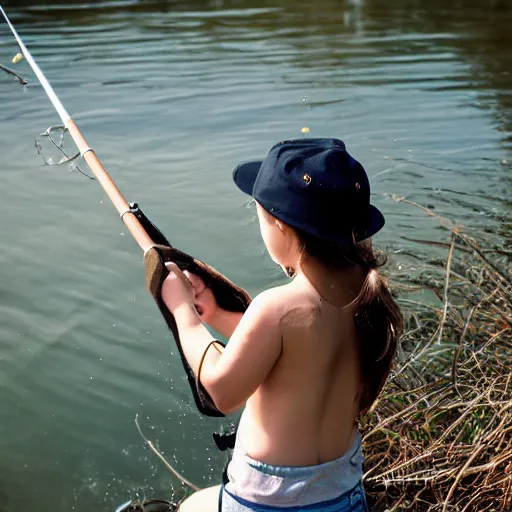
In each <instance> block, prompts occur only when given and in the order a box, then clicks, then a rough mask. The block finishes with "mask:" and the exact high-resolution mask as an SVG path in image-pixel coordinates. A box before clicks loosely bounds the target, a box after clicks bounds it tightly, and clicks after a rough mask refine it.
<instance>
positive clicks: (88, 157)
mask: <svg viewBox="0 0 512 512" xmlns="http://www.w3.org/2000/svg"><path fill="white" fill-rule="evenodd" d="M0 12H1V13H2V15H3V17H4V18H5V21H6V22H7V25H8V26H9V28H10V29H11V32H12V33H13V35H14V37H15V38H16V41H17V43H18V45H19V47H20V48H21V51H22V53H23V55H24V57H25V59H26V60H27V62H28V63H29V65H30V67H31V68H32V70H33V71H34V73H35V75H36V77H37V78H38V80H39V82H40V83H41V85H42V86H43V89H44V91H45V92H46V94H47V96H48V98H49V100H50V101H51V102H52V105H53V106H54V107H55V110H56V111H57V113H58V115H59V117H60V119H61V121H62V124H63V126H64V127H65V128H66V130H68V131H69V134H70V135H71V137H72V138H73V140H74V142H75V144H76V145H77V147H78V150H79V151H80V156H81V157H82V159H83V160H84V161H85V162H86V164H87V165H88V166H89V168H90V169H91V171H92V173H93V174H94V176H96V178H97V180H98V182H99V183H100V185H101V186H102V187H103V189H104V190H105V192H106V194H107V196H108V197H109V199H110V200H111V201H112V203H113V204H114V207H115V208H116V209H117V211H118V212H119V215H120V216H121V219H122V220H123V222H124V223H125V225H126V227H127V229H128V230H129V231H130V233H131V235H132V236H133V238H134V239H135V241H136V242H137V244H139V246H140V248H141V249H142V250H143V251H144V252H146V251H148V250H149V249H150V248H151V247H152V246H153V245H155V243H154V242H153V240H152V239H151V238H150V237H149V235H148V233H147V232H146V230H145V229H144V228H143V226H142V224H141V222H140V221H139V219H137V217H136V216H135V214H134V213H133V212H132V208H131V207H130V205H129V204H128V202H127V201H126V199H125V198H124V197H123V196H122V194H121V192H120V191H119V189H118V188H117V186H116V184H115V183H114V181H113V180H112V178H111V177H110V176H109V175H108V173H107V171H106V170H105V168H104V167H103V164H102V163H101V162H100V159H99V158H98V157H97V156H96V153H95V152H94V150H93V149H92V148H91V147H90V146H89V144H87V141H86V140H85V138H84V136H83V135H82V132H81V131H80V129H79V128H78V126H77V125H76V123H75V121H73V119H72V118H71V116H70V115H69V114H68V112H67V110H66V109H65V108H64V105H63V104H62V103H61V101H60V100H59V98H58V97H57V94H55V91H54V90H53V87H52V86H51V85H50V82H48V80H47V79H46V77H45V76H44V74H43V72H42V71H41V69H40V68H39V66H38V65H37V62H36V61H35V60H34V58H33V57H32V55H31V53H30V52H29V50H28V49H27V47H26V46H25V43H24V42H23V41H22V39H21V37H20V36H19V34H18V32H17V31H16V29H15V28H14V26H13V24H12V23H11V21H10V19H9V18H8V17H7V14H6V12H5V11H4V9H3V7H2V6H1V5H0Z"/></svg>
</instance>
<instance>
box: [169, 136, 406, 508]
mask: <svg viewBox="0 0 512 512" xmlns="http://www.w3.org/2000/svg"><path fill="white" fill-rule="evenodd" d="M234 181H235V183H236V185H237V186H238V187H239V188H240V189H241V190H242V191H243V192H245V193H247V194H250V195H251V196H252V197H253V198H254V199H255V201H256V207H257V212H258V218H259V222H260V228H261V235H262V237H263V241H264V243H265V245H266V247H267V250H268V252H269V254H270V256H271V257H272V259H273V260H274V261H275V262H276V263H277V264H278V265H280V266H281V267H282V268H283V270H284V271H285V272H286V274H287V275H288V276H290V277H293V280H292V281H291V282H290V283H288V284H285V285H284V286H280V287H277V288H273V289H270V290H267V291H265V292H263V293H261V294H260V295H258V296H257V297H256V298H255V299H254V300H253V302H252V303H251V305H250V306H249V308H248V310H247V311H246V313H245V314H243V316H242V315H241V314H236V313H229V312H227V311H225V310H222V309H220V308H219V307H218V306H217V304H216V302H215V298H214V296H213V294H212V293H211V291H210V290H209V289H208V288H205V286H204V283H203V282H202V281H201V280H200V279H199V278H198V277H197V276H194V275H190V274H187V275H185V274H184V273H182V272H181V271H180V270H179V269H178V267H177V266H176V265H174V264H169V265H168V268H169V270H170V274H169V276H168V278H167V279H166V281H165V282H164V285H163V288H162V297H163V300H164V302H165V304H166V305H167V307H168V308H169V310H170V311H171V312H172V313H173V315H174V317H175V319H176V322H177V324H178V328H179V333H180V337H181V342H182V346H183V349H184V351H185V355H186V357H187V360H188V362H189V364H190V366H191V368H192V370H193V371H194V373H195V374H196V375H197V374H199V375H200V380H201V383H202V384H203V386H204V387H205V389H206V390H207V392H208V393H209V395H210V396H211V398H212V399H213V401H214V402H215V405H216V406H217V407H218V408H219V409H220V410H221V411H222V412H224V413H231V412H233V411H236V410H237V409H239V408H241V407H243V406H245V410H244V412H243V414H242V417H241V420H240V424H239V428H238V433H237V440H236V446H235V449H234V451H233V457H232V460H231V462H230V464H229V466H228V472H227V475H228V478H229V482H228V483H227V484H226V485H225V486H222V488H220V487H213V488H210V489H206V490H204V491H200V492H198V493H196V494H194V495H192V496H191V497H190V498H188V499H187V500H186V501H185V502H184V503H183V504H182V505H181V507H180V511H181V512H208V511H214V510H219V509H220V510H221V511H222V512H226V511H233V512H235V511H237V512H238V511H240V512H243V511H252V510H255V511H268V512H273V511H276V512H278V511H282V510H287V511H294V510H308V511H310V512H315V511H318V512H320V511H329V512H349V511H350V512H356V511H357V512H359V511H362V512H363V511H366V510H367V505H366V500H365V496H364V492H363V489H362V481H361V480H362V474H363V473H362V463H363V456H362V450H361V438H360V435H359V432H358V430H357V421H358V418H359V417H360V416H361V415H362V414H364V413H365V412H366V411H367V410H368V409H369V408H370V406H371V405H372V403H373V402H374V401H375V399H376V398H377V396H378V395H379V393H380V391H381V389H382V386H383V384H384V382H385V380H386V378H387V376H388V373H389V370H390V366H391V363H392V359H393V356H394V353H395V349H396V343H397V339H398V337H399V336H400V334H401V330H402V317H401V314H400V310H399V308H398V306H397V304H396V303H395V301H394V300H393V298H392V296H391V292H390V290H389V288H388V285H387V283H386V281H385V280H384V278H383V277H382V276H381V275H380V274H379V272H378V268H379V267H380V266H382V264H383V263H384V261H383V260H384V258H383V257H382V256H381V255H376V254H375V253H374V252H373V249H372V246H371V242H370V237H371V236H372V235H374V234H375V233H376V232H377V231H379V230H380V229H381V228H382V227H383V225H384V218H383V216H382V214H381V213H380V212H379V210H377V208H375V207H374V206H372V205H370V202H369V201H370V186H369V182H368V178H367V176H366V173H365V171H364V169H363V167H362V166H361V164H360V163H359V162H357V161H356V160H354V159H353V158H352V157H351V156H350V155H349V154H348V153H347V151H346V149H345V145H344V143H343V142H342V141H340V140H337V139H300V140H292V141H284V142H281V143H279V144H277V145H276V146H274V147H273V148H272V149H271V150H270V152H269V154H268V155H267V157H266V159H265V160H264V161H263V162H252V163H247V164H242V165H240V166H238V167H237V169H235V172H234ZM203 322H204V323H207V324H209V325H210V326H211V327H212V328H213V329H215V330H216V331H217V332H219V333H220V334H222V335H223V336H225V337H226V338H229V343H228V345H227V347H226V348H225V349H223V348H222V347H221V346H220V345H218V344H216V343H215V342H213V343H212V337H211V335H210V333H209V331H208V330H207V329H206V328H205V326H204V324H203Z"/></svg>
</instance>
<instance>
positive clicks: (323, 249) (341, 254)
mask: <svg viewBox="0 0 512 512" xmlns="http://www.w3.org/2000/svg"><path fill="white" fill-rule="evenodd" d="M296 232H297V235H298V237H299V242H300V245H301V248H302V250H303V252H304V253H305V254H308V255H309V256H312V257H314V258H316V259H318V260H319V261H321V262H322V263H323V264H325V265H326V266H330V267H333V268H346V267H350V266H359V267H361V268H363V269H364V270H365V271H366V278H365V280H364V283H363V286H362V287H361V290H360V292H359V294H358V296H357V298H356V299H355V301H354V302H353V303H352V304H351V305H352V307H353V308H354V324H355V326H356V329H357V334H358V337H359V346H358V352H359V360H360V364H361V372H362V384H361V389H360V392H359V395H358V400H359V412H360V414H361V415H362V414H364V413H366V412H367V411H368V410H369V409H370V407H371V406H372V404H373V403H374V402H375V400H376V399H377V397H378V396H379V394H380V392H381V390H382V388H383V386H384V384H385V382H386V379H387V378H388V376H389V372H390V371H391V365H392V362H393V358H394V356H395V353H396V348H397V342H398V339H399V338H400V336H401V334H402V330H403V318H402V314H401V312H400V308H399V307H398V304H397V303H396V302H395V300H394V298H393V296H392V294H391V290H390V287H389V283H388V280H387V279H386V278H385V277H384V276H382V275H381V274H380V273H379V268H380V267H382V266H383V265H385V263H386V257H385V256H384V254H382V253H380V252H374V250H373V247H372V244H371V241H370V240H365V241H362V242H357V241H356V240H355V238H353V239H352V241H351V242H350V243H347V244H340V243H336V242H328V241H325V240H320V239H318V238H316V237H313V236H311V235H309V234H308V233H305V232H303V231H300V230H296Z"/></svg>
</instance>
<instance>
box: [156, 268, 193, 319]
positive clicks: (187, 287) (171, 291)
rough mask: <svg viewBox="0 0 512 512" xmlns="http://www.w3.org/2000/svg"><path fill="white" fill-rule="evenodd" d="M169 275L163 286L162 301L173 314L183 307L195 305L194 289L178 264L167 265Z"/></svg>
mask: <svg viewBox="0 0 512 512" xmlns="http://www.w3.org/2000/svg"><path fill="white" fill-rule="evenodd" d="M165 266H166V267H167V270H168V271H169V275H168V276H167V277H166V278H165V281H164V282H163V284H162V299H163V301H164V303H165V305H166V306H167V308H168V309H169V311H170V312H171V313H174V311H176V309H178V308H179V307H180V306H183V305H186V304H188V305H191V306H192V305H193V302H194V289H193V287H192V283H191V282H190V281H189V280H188V278H187V276H186V275H185V274H184V273H183V272H182V271H181V270H180V268H179V267H178V265H176V263H166V264H165Z"/></svg>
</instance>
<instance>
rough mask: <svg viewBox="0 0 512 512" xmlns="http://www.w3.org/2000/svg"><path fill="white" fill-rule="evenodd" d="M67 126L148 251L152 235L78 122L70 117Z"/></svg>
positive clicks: (133, 231) (132, 232)
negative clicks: (133, 211) (137, 215)
mask: <svg viewBox="0 0 512 512" xmlns="http://www.w3.org/2000/svg"><path fill="white" fill-rule="evenodd" d="M66 128H67V129H68V131H69V134H70V135H71V137H72V138H73V140H74V141H75V144H76V145H77V147H78V150H79V151H80V154H81V155H82V157H83V159H84V160H85V162H86V163H87V165H88V166H89V168H90V169H91V171H92V173H93V174H94V176H95V177H96V179H97V180H98V182H99V183H100V185H101V186H102V187H103V190H104V191H105V193H106V194H107V196H108V197H109V199H110V200H111V201H112V203H113V205H114V207H115V208H116V210H117V211H118V213H119V215H121V216H122V219H123V222H124V224H125V226H126V228H127V229H128V231H129V232H130V233H131V235H132V236H133V238H134V239H135V241H136V242H137V244H139V246H140V248H141V249H142V250H143V251H144V252H147V251H148V250H149V249H150V248H151V247H152V246H153V245H155V244H154V243H153V240H151V238H150V236H149V235H148V234H147V232H146V230H145V229H144V228H143V227H142V225H141V223H140V222H139V220H138V219H137V217H136V216H135V215H133V214H132V212H131V207H130V205H129V204H128V202H127V201H126V199H125V198H124V197H123V195H122V194H121V192H120V191H119V189H118V188H117V186H116V184H115V183H114V181H113V180H112V178H111V177H110V176H109V174H108V173H107V171H106V170H105V168H104V167H103V164H102V163H101V162H100V159H99V158H98V157H97V156H96V153H95V152H94V151H93V150H92V149H91V148H90V147H89V145H88V144H87V141H86V140H85V138H84V136H83V135H82V132H81V131H80V129H79V128H78V126H77V125H76V123H75V122H74V121H73V120H72V119H70V120H69V121H68V122H67V123H66Z"/></svg>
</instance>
